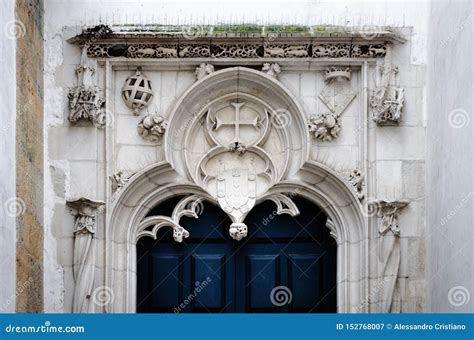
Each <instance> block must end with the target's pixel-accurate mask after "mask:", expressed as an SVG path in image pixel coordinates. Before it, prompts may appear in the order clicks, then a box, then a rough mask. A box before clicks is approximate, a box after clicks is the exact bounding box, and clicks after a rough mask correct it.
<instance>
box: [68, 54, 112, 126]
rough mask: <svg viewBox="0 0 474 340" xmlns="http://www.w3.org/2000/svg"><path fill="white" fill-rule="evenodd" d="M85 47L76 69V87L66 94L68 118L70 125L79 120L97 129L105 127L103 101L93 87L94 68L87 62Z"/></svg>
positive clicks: (96, 89) (95, 87)
mask: <svg viewBox="0 0 474 340" xmlns="http://www.w3.org/2000/svg"><path fill="white" fill-rule="evenodd" d="M86 49H87V47H85V48H84V49H83V52H82V57H81V64H80V65H78V66H77V67H76V75H77V79H78V83H77V86H75V87H73V88H70V89H69V92H68V96H67V97H68V100H69V116H68V120H69V122H71V123H72V124H74V123H76V122H78V121H79V120H89V121H91V122H92V123H93V124H94V125H95V126H97V127H104V126H105V107H104V106H105V101H104V99H103V98H101V97H100V96H99V89H98V88H97V86H95V85H94V80H93V75H94V73H95V67H94V65H93V64H91V63H89V62H88V61H87V56H86Z"/></svg>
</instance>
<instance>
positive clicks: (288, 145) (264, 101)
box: [105, 67, 368, 312]
mask: <svg viewBox="0 0 474 340" xmlns="http://www.w3.org/2000/svg"><path fill="white" fill-rule="evenodd" d="M242 103H244V104H242ZM241 104H242V105H247V106H246V110H247V111H243V113H242V114H243V115H245V114H247V118H245V119H246V124H247V125H250V127H249V130H247V134H248V136H251V138H250V137H248V136H243V137H242V138H241V136H240V135H239V132H240V130H239V126H238V125H239V124H241V123H242V122H241V121H239V120H238V118H239V117H240V116H239V113H238V110H239V108H240V107H241ZM219 110H221V111H219ZM233 110H234V111H235V112H234V111H233ZM216 112H217V113H216ZM239 112H240V111H239ZM221 113H222V115H221V116H220V117H218V114H221ZM252 114H253V115H254V117H253V118H252V119H251V120H250V122H249V119H250V118H249V117H250V115H252ZM279 116H281V117H280V118H281V119H282V120H283V122H284V125H283V126H278V123H280V122H281V121H280V120H279V119H280V118H279ZM306 117H307V115H306V114H305V112H304V111H303V109H302V107H301V105H300V104H299V103H298V101H297V100H296V99H295V97H294V96H293V95H292V94H291V93H290V91H289V90H288V89H286V88H285V87H284V86H283V85H282V84H281V83H280V82H278V81H277V80H276V79H274V78H273V77H271V76H268V75H266V74H264V73H262V72H259V71H255V70H253V69H249V68H245V67H231V68H227V69H223V70H220V71H217V72H214V73H211V74H210V75H208V76H206V77H204V78H202V79H201V80H199V81H197V82H196V83H195V84H193V85H192V86H191V87H190V88H189V89H188V90H187V91H186V92H185V93H184V94H183V95H182V96H181V98H180V99H179V100H178V101H177V103H176V105H175V106H174V108H173V109H172V111H171V113H170V115H169V127H168V130H167V132H166V134H165V143H164V147H165V155H166V161H163V162H159V163H157V164H154V165H151V166H149V167H147V168H145V169H143V170H142V171H140V172H138V173H137V174H135V175H134V176H133V177H131V178H130V180H129V181H128V182H127V184H126V185H125V186H124V187H123V188H122V189H121V190H120V192H119V193H118V194H117V195H116V197H115V200H114V202H113V203H112V205H111V207H110V209H109V211H108V214H107V224H106V233H105V244H106V246H105V251H106V257H105V262H106V272H105V285H106V286H108V287H111V288H112V290H113V295H114V297H115V298H114V299H113V302H112V303H111V304H110V305H109V306H106V311H109V312H135V307H136V295H135V294H136V280H137V278H136V240H137V237H139V236H140V235H144V234H146V235H152V233H153V231H148V232H146V233H143V231H144V230H145V228H146V227H148V226H149V225H148V223H149V224H150V226H153V225H154V226H155V228H154V229H156V228H161V227H172V228H173V231H174V234H175V235H174V236H175V240H176V241H178V242H180V241H181V240H182V238H183V237H186V233H187V231H186V230H184V229H183V228H182V227H180V226H179V217H180V216H182V215H183V214H184V215H187V216H194V217H197V215H196V214H195V212H194V211H193V209H194V208H193V205H192V204H191V206H190V207H188V206H187V204H188V203H192V199H193V197H196V198H198V199H206V200H209V201H211V202H214V203H215V204H217V205H219V206H221V208H222V209H223V210H224V211H225V212H226V213H227V214H228V215H229V217H230V218H231V220H232V222H233V223H232V225H231V226H230V229H229V232H230V234H231V236H232V237H233V238H235V239H236V240H240V239H241V238H242V237H245V236H246V233H247V227H246V226H245V224H244V223H242V222H243V220H244V218H245V216H246V214H247V213H248V212H249V211H250V210H251V209H252V208H253V206H254V205H255V204H256V202H259V201H263V200H267V199H270V200H273V201H274V202H275V203H276V204H277V211H278V213H290V214H294V213H296V212H297V207H295V206H294V203H293V202H292V201H291V195H292V194H293V193H294V194H298V195H301V196H303V197H305V198H306V199H308V200H310V201H311V202H313V203H314V204H316V205H318V206H319V207H320V208H322V209H323V211H324V212H325V213H326V214H327V216H328V218H329V220H328V224H327V226H328V227H329V228H330V229H331V234H332V235H333V236H334V237H335V238H336V240H337V244H338V251H337V263H338V268H337V282H338V287H337V295H338V311H339V312H351V311H353V310H354V309H356V310H357V311H366V310H367V306H366V305H365V304H364V303H363V299H364V298H363V297H364V296H367V289H368V275H367V273H368V263H367V261H368V260H367V256H366V255H367V254H366V246H367V244H366V242H367V235H366V234H367V231H366V228H365V226H366V225H367V221H366V218H364V216H363V214H362V206H361V204H360V201H359V199H358V198H357V197H356V194H355V192H354V190H353V188H352V187H351V186H350V184H349V183H348V182H347V181H346V180H344V179H342V178H341V177H340V176H339V175H338V174H336V173H335V172H333V171H332V170H331V169H329V168H328V167H326V166H324V165H322V164H319V163H316V162H314V161H309V160H308V159H309V148H310V145H311V141H310V138H309V133H308V130H307V126H306V119H307V118H306ZM224 119H227V123H224V124H226V125H231V126H235V131H234V130H230V131H227V135H218V133H217V132H216V131H217V130H218V129H219V127H220V126H222V125H224V124H223V122H224ZM229 119H230V121H229ZM219 122H220V123H219ZM275 122H276V123H275ZM285 122H286V123H285ZM236 124H237V125H236ZM213 133H214V135H212V136H210V135H211V134H213ZM252 134H253V135H252ZM229 135H230V139H229V140H231V141H232V143H231V144H230V146H229V144H226V143H228V141H229V140H227V141H226V139H225V138H226V137H229ZM252 136H253V137H252ZM245 137H248V138H247V139H245ZM220 138H221V139H220ZM222 138H223V140H224V142H222ZM232 138H234V139H232ZM252 138H253V139H252ZM234 141H235V143H236V148H233V142H234ZM237 144H241V145H239V147H240V149H239V148H237ZM203 145H204V146H205V147H202V146H203ZM225 162H227V163H226V164H224V163H225ZM245 162H248V163H249V164H250V165H248V168H247V169H242V163H245ZM254 163H255V164H254ZM219 164H220V165H219ZM222 164H224V166H222ZM227 164H230V166H229V168H226V167H225V166H226V165H227ZM236 173H237V177H238V178H239V181H240V182H239V185H238V187H237V189H230V190H234V191H235V190H237V194H239V195H242V199H241V200H240V201H242V202H243V203H238V204H237V206H233V205H232V204H234V203H228V201H226V199H227V197H228V196H227V195H228V193H227V192H226V190H229V189H227V188H228V186H226V185H224V186H219V185H220V183H221V182H222V181H223V182H224V183H230V182H226V181H227V180H228V179H229V177H236ZM230 179H232V178H230ZM232 180H233V179H232ZM232 183H234V182H232ZM257 184H258V185H257ZM231 194H235V192H233V193H231ZM177 195H192V196H191V198H188V199H187V201H183V202H182V206H181V207H179V209H181V210H180V211H176V214H173V215H174V216H172V217H163V216H158V217H156V218H151V219H150V218H148V219H146V216H147V213H148V212H149V211H150V210H151V209H152V208H153V207H154V206H156V205H157V204H159V203H161V202H162V201H164V200H166V199H167V198H170V197H172V196H177ZM285 195H286V196H285ZM234 196H235V195H234ZM282 203H283V204H284V205H285V206H286V208H282ZM239 204H240V205H239ZM178 205H179V204H178ZM234 205H235V204H234ZM177 209H178V208H177ZM179 209H178V210H179Z"/></svg>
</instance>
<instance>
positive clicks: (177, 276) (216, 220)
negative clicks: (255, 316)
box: [137, 198, 336, 313]
mask: <svg viewBox="0 0 474 340" xmlns="http://www.w3.org/2000/svg"><path fill="white" fill-rule="evenodd" d="M179 199H180V198H177V199H176V200H175V202H173V201H171V202H166V203H165V204H164V205H162V206H160V207H158V208H156V209H154V211H153V212H152V213H151V214H152V215H154V214H164V215H169V214H170V213H171V211H172V209H173V207H174V205H175V204H176V202H177V201H178V200H179ZM294 201H295V203H296V204H297V206H298V208H299V209H300V212H301V214H300V215H299V216H296V217H291V216H288V215H276V214H274V209H275V206H274V204H273V203H272V202H266V203H263V204H260V205H258V206H256V207H255V208H254V209H253V210H252V212H251V213H250V214H249V216H248V217H247V219H246V221H245V222H246V223H247V225H248V227H249V236H248V237H247V238H245V239H243V240H241V241H240V242H237V241H235V240H233V239H231V238H230V236H228V227H229V225H230V224H231V221H230V220H229V219H228V218H227V216H226V215H225V213H223V212H222V211H221V210H220V209H219V208H218V207H215V206H213V205H211V204H206V205H205V206H204V209H203V213H202V214H201V216H200V217H199V219H197V220H196V219H190V218H183V219H182V223H183V226H184V227H185V228H186V229H188V230H189V232H190V237H189V238H188V239H185V241H184V242H183V243H181V244H179V243H176V242H174V240H173V238H172V233H171V230H169V229H168V230H166V229H162V230H160V231H159V235H158V239H157V240H156V241H154V240H152V239H150V238H148V239H147V238H143V239H140V240H139V242H138V244H137V256H138V266H137V269H138V274H137V311H138V312H145V313H146V312H148V313H150V312H151V313H159V312H185V313H188V312H194V313H208V312H250V313H259V312H271V313H288V312H294V313H307V312H310V313H317V312H325V313H329V312H335V311H336V288H335V287H336V244H335V241H334V240H333V238H332V237H331V236H330V235H329V231H328V229H327V228H326V227H325V224H326V217H325V216H324V214H322V212H321V210H320V209H319V208H317V207H315V206H314V205H312V204H311V203H309V202H307V201H305V200H303V199H299V198H295V199H294ZM270 215H272V218H271V219H270V218H269V216H270ZM279 286H283V287H287V288H288V289H289V291H290V292H291V301H290V303H288V304H284V305H282V306H278V305H274V304H273V303H272V300H271V297H270V295H271V292H272V290H273V289H274V288H275V287H279ZM277 301H278V300H277Z"/></svg>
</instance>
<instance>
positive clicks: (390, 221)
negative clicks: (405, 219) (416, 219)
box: [368, 199, 410, 236]
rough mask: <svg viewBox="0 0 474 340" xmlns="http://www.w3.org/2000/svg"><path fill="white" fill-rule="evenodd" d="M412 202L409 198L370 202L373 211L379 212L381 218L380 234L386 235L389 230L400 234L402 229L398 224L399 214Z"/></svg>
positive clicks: (394, 233)
mask: <svg viewBox="0 0 474 340" xmlns="http://www.w3.org/2000/svg"><path fill="white" fill-rule="evenodd" d="M408 203H410V201H408V200H404V199H402V200H395V201H385V200H374V201H371V202H369V203H368V204H369V206H371V208H372V211H375V212H376V213H377V216H378V217H379V218H381V220H380V225H379V234H380V235H381V236H383V235H385V234H386V233H387V232H388V231H391V232H392V234H393V235H395V236H400V229H399V226H398V215H399V213H400V211H401V209H403V208H404V207H406V206H407V205H408Z"/></svg>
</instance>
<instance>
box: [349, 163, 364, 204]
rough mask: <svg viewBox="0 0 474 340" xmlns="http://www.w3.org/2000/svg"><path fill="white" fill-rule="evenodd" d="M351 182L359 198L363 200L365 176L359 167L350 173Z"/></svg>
mask: <svg viewBox="0 0 474 340" xmlns="http://www.w3.org/2000/svg"><path fill="white" fill-rule="evenodd" d="M349 183H351V184H352V186H353V187H354V190H355V192H356V194H357V198H358V199H359V200H360V201H362V200H364V197H365V195H364V187H363V185H364V176H363V175H362V172H361V171H360V170H359V169H355V170H353V171H352V172H351V173H350V175H349Z"/></svg>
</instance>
